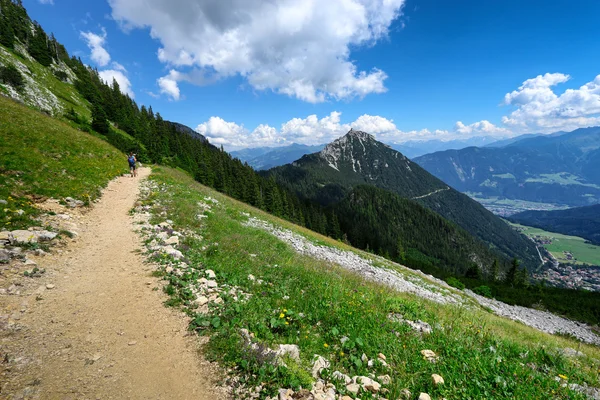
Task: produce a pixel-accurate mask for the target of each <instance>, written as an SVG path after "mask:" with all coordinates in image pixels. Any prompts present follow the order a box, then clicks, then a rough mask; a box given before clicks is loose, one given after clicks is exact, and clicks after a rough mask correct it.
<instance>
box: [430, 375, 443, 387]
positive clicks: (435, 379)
mask: <svg viewBox="0 0 600 400" xmlns="http://www.w3.org/2000/svg"><path fill="white" fill-rule="evenodd" d="M431 381H432V382H433V386H438V385H443V384H444V378H442V377H441V376H440V375H438V374H431Z"/></svg>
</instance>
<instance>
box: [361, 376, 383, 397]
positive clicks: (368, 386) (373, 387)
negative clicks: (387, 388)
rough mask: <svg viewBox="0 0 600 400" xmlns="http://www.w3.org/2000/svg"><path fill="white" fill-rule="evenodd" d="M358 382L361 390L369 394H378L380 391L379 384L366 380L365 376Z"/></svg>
mask: <svg viewBox="0 0 600 400" xmlns="http://www.w3.org/2000/svg"><path fill="white" fill-rule="evenodd" d="M358 380H359V381H360V383H362V387H363V389H365V390H367V391H369V392H371V393H378V392H379V391H380V390H381V385H380V384H379V382H377V381H374V380H373V379H371V378H367V377H366V376H361V377H359V379H358Z"/></svg>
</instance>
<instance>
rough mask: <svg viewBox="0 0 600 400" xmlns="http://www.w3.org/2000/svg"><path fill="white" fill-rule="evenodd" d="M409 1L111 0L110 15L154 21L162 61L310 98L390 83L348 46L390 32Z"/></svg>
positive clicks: (128, 21) (358, 92)
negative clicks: (357, 60) (360, 64)
mask: <svg viewBox="0 0 600 400" xmlns="http://www.w3.org/2000/svg"><path fill="white" fill-rule="evenodd" d="M404 2H405V0H328V1H317V0H307V1H298V0H273V1H263V0H220V1H216V0H109V4H110V5H111V7H112V17H113V18H114V19H115V20H117V21H119V22H120V23H121V24H122V25H123V26H124V27H125V28H127V29H132V28H144V27H149V28H150V34H151V36H152V37H153V38H156V39H158V40H160V42H161V44H162V47H161V48H160V49H159V50H158V53H157V54H158V58H159V60H160V61H161V62H163V63H166V64H168V65H171V66H173V67H175V68H177V69H178V70H181V71H185V69H186V68H191V69H197V70H199V71H202V73H203V74H204V75H205V76H215V77H216V78H214V79H218V78H227V77H231V76H235V75H239V76H242V77H243V78H245V79H246V80H247V81H248V83H249V84H250V85H251V86H252V87H253V88H254V89H257V90H272V91H274V92H276V93H282V94H286V95H289V96H293V97H296V98H298V99H301V100H304V101H307V102H312V103H317V102H323V101H326V100H327V99H336V100H337V99H350V98H353V97H363V96H365V95H367V94H370V93H382V92H384V91H385V90H386V89H385V86H384V81H385V79H386V78H387V75H386V74H385V72H383V71H381V70H379V69H377V68H376V66H373V67H372V69H371V70H368V71H364V70H363V71H359V70H358V69H357V67H356V65H355V64H354V62H353V61H352V60H351V58H350V55H351V48H355V47H357V46H370V45H374V44H375V43H376V42H378V41H379V40H381V39H383V38H385V37H387V34H388V29H389V28H390V25H391V24H392V22H393V21H394V20H396V19H397V18H398V17H399V16H400V14H401V10H402V6H403V5H404ZM160 79H162V82H163V86H166V85H167V84H168V86H169V89H165V92H166V93H169V94H170V95H174V94H175V93H177V92H178V90H177V91H176V90H175V87H176V86H177V85H176V83H177V82H178V81H180V80H178V79H174V77H173V76H169V77H162V78H160ZM160 79H159V80H160ZM214 79H213V81H214ZM190 82H191V83H194V84H198V80H196V79H190ZM163 86H161V88H163ZM177 96H180V94H177ZM172 98H175V96H172Z"/></svg>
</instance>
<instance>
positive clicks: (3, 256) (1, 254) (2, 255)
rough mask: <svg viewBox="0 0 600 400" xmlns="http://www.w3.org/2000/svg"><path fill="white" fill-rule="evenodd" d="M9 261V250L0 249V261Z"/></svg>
mask: <svg viewBox="0 0 600 400" xmlns="http://www.w3.org/2000/svg"><path fill="white" fill-rule="evenodd" d="M9 261H10V252H9V251H8V250H4V249H0V263H7V262H9Z"/></svg>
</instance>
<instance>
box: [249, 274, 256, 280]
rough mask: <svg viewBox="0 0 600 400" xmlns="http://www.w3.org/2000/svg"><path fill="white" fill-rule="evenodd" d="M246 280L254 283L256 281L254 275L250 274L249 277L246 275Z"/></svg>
mask: <svg viewBox="0 0 600 400" xmlns="http://www.w3.org/2000/svg"><path fill="white" fill-rule="evenodd" d="M248 280H249V281H250V282H254V281H255V280H256V277H255V276H254V275H252V274H250V275H248Z"/></svg>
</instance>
